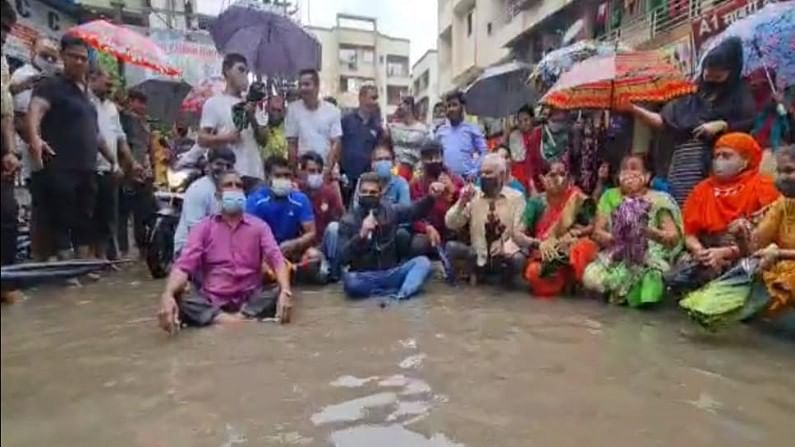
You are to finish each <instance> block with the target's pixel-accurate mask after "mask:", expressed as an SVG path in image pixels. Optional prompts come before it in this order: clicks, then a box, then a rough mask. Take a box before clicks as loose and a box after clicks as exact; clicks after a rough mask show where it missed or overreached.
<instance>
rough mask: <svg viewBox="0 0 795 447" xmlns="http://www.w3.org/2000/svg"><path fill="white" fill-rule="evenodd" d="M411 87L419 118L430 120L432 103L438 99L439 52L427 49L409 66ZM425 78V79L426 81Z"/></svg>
mask: <svg viewBox="0 0 795 447" xmlns="http://www.w3.org/2000/svg"><path fill="white" fill-rule="evenodd" d="M411 79H412V89H411V93H412V95H414V100H415V103H416V104H417V106H418V108H419V112H420V118H421V119H424V120H425V121H427V122H430V120H431V118H432V116H431V115H432V109H433V105H434V104H436V102H437V101H439V94H440V93H439V53H438V52H437V51H436V50H428V52H426V53H425V54H424V55H423V56H422V57H421V58H420V60H418V61H417V63H416V64H414V66H413V67H412V68H411ZM426 80H427V81H426Z"/></svg>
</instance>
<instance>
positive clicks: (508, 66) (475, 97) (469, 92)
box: [464, 61, 538, 118]
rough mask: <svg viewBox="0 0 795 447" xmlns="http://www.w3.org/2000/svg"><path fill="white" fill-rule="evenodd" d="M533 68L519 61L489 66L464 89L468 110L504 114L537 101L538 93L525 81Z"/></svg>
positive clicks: (493, 115)
mask: <svg viewBox="0 0 795 447" xmlns="http://www.w3.org/2000/svg"><path fill="white" fill-rule="evenodd" d="M530 70H531V67H530V65H528V64H525V63H522V62H516V61H514V62H508V63H505V64H500V65H495V66H492V67H489V68H487V69H486V70H485V71H484V72H483V74H481V75H480V76H479V77H478V78H477V79H475V81H474V82H473V83H472V84H471V85H470V86H469V87H467V89H466V91H465V92H464V97H465V98H466V102H467V112H468V113H471V114H472V115H477V116H490V117H494V118H502V117H505V116H508V115H511V114H513V113H516V111H517V110H519V109H520V108H521V107H522V106H524V105H527V104H530V103H532V102H534V101H535V100H536V98H537V97H538V95H537V94H536V92H535V91H534V90H533V89H532V87H530V86H528V85H527V84H526V83H525V80H526V79H527V75H528V74H529V73H530Z"/></svg>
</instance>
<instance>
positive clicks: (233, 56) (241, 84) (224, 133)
mask: <svg viewBox="0 0 795 447" xmlns="http://www.w3.org/2000/svg"><path fill="white" fill-rule="evenodd" d="M221 70H222V71H223V75H224V79H225V80H226V88H225V89H224V91H223V92H222V93H221V94H220V95H215V96H213V97H212V98H210V99H208V100H207V102H205V103H204V106H203V107H202V117H201V124H200V125H199V126H200V130H199V146H202V147H206V148H209V149H210V150H212V149H217V148H219V147H229V148H231V149H232V151H234V153H235V158H236V159H237V162H236V164H235V170H236V171H238V172H239V173H240V175H242V176H243V183H244V184H245V190H246V192H250V191H251V190H252V189H254V187H255V186H256V185H257V184H259V183H260V182H261V181H262V180H263V179H264V178H265V170H264V168H263V164H262V157H261V156H260V150H259V144H258V141H264V140H265V131H264V128H263V127H262V126H260V125H259V122H258V121H257V118H256V116H255V112H256V105H257V104H256V103H255V102H246V103H245V106H244V108H245V114H244V116H243V120H242V121H240V122H238V123H235V118H234V114H233V113H232V109H233V108H234V107H235V106H236V105H238V104H241V103H242V102H243V101H244V100H243V94H245V93H246V91H247V90H248V75H249V70H248V62H247V61H246V58H245V57H244V56H242V55H240V54H237V53H230V54H227V55H226V56H225V57H224V61H223V63H222V64H221Z"/></svg>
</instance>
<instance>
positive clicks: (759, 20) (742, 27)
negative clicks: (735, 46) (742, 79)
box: [699, 1, 795, 88]
mask: <svg viewBox="0 0 795 447" xmlns="http://www.w3.org/2000/svg"><path fill="white" fill-rule="evenodd" d="M732 37H739V38H740V40H742V42H743V75H745V76H748V75H750V74H751V73H753V72H755V71H757V70H760V69H762V70H764V71H765V73H767V74H770V73H771V72H772V73H775V74H776V84H777V87H779V88H785V87H787V86H790V85H793V84H795V1H787V2H781V3H770V4H768V5H767V6H765V7H764V8H762V9H761V10H759V11H757V12H756V13H754V14H751V15H749V16H747V17H745V18H743V19H740V20H737V21H735V22H733V23H732V24H731V25H729V27H728V28H726V30H724V31H723V32H722V33H720V34H718V35H717V36H715V37H713V38H712V39H710V41H709V42H708V43H707V45H706V46H705V47H704V51H702V56H701V60H700V61H699V66H701V64H702V63H703V62H704V57H706V55H707V54H709V52H710V51H711V50H712V49H713V48H715V47H716V46H718V45H720V44H721V43H722V42H724V41H725V40H726V39H729V38H732ZM699 72H700V70H699Z"/></svg>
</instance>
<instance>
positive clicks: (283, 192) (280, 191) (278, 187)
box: [271, 178, 293, 197]
mask: <svg viewBox="0 0 795 447" xmlns="http://www.w3.org/2000/svg"><path fill="white" fill-rule="evenodd" d="M292 190H293V181H292V180H290V179H288V178H275V179H273V180H272V181H271V191H273V195H275V196H278V197H286V196H287V195H288V194H290V191H292Z"/></svg>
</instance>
